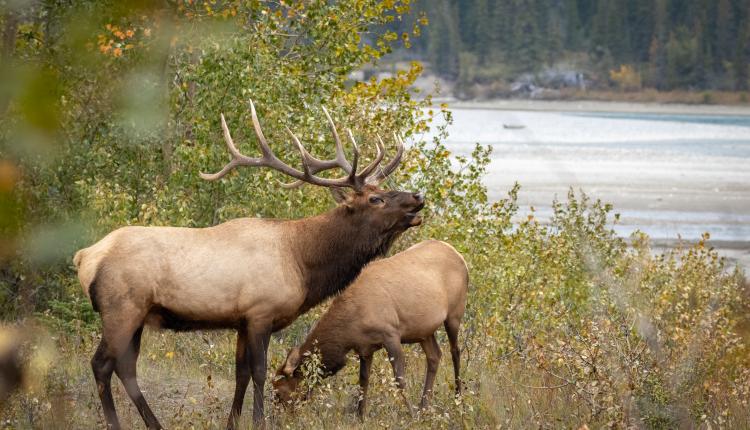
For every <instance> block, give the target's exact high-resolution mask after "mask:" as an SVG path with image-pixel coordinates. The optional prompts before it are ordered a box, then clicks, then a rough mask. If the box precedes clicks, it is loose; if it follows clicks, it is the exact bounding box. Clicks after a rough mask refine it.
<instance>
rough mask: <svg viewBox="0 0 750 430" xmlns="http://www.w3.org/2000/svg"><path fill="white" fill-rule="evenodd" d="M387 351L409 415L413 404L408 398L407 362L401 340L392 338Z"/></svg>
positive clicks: (386, 344)
mask: <svg viewBox="0 0 750 430" xmlns="http://www.w3.org/2000/svg"><path fill="white" fill-rule="evenodd" d="M384 346H385V350H386V351H387V352H388V359H389V360H390V361H391V366H393V376H394V377H395V378H396V385H397V386H398V388H399V392H400V393H401V398H402V399H403V400H404V403H405V404H406V407H407V409H409V413H412V409H411V404H410V403H409V399H407V398H406V391H405V390H406V360H405V358H404V350H403V349H402V348H401V339H400V338H398V337H395V336H394V337H392V338H390V339H388V340H386V341H385V345H384Z"/></svg>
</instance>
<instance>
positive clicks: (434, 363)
mask: <svg viewBox="0 0 750 430" xmlns="http://www.w3.org/2000/svg"><path fill="white" fill-rule="evenodd" d="M420 345H421V346H422V350H423V351H424V355H425V356H426V357H427V371H426V373H425V379H424V392H423V393H422V401H421V402H420V404H419V408H420V409H425V408H426V407H427V406H428V405H429V403H430V399H431V398H432V388H433V386H434V385H435V375H436V374H437V370H438V366H439V365H440V357H441V356H442V353H441V352H440V345H438V343H437V339H435V334H434V333H433V334H432V335H430V336H429V337H428V338H426V339H425V340H423V341H422V343H421V344H420Z"/></svg>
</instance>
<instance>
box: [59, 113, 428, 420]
mask: <svg viewBox="0 0 750 430" xmlns="http://www.w3.org/2000/svg"><path fill="white" fill-rule="evenodd" d="M250 109H251V114H252V120H253V126H254V128H255V133H256V135H257V137H258V141H259V144H260V149H261V153H262V156H261V157H260V158H250V157H247V156H245V155H242V154H241V153H240V152H239V150H238V149H237V148H236V147H235V145H234V143H233V142H232V138H231V136H230V133H229V129H228V127H227V124H226V122H225V121H224V116H223V115H222V116H221V124H222V129H223V132H224V139H225V141H226V143H227V146H228V148H229V152H230V153H231V155H232V160H231V161H230V162H229V164H227V165H226V166H225V167H224V168H223V169H222V170H221V171H220V172H218V173H216V174H212V175H206V174H201V176H202V177H203V178H204V179H207V180H215V179H219V178H221V177H223V176H224V175H225V174H227V173H228V172H229V171H230V170H232V169H234V168H236V167H240V166H251V167H270V168H273V169H276V170H278V171H281V172H283V173H285V174H286V175H289V176H291V177H293V178H295V179H296V180H297V182H295V183H294V184H291V186H298V185H300V184H302V183H303V182H304V183H309V184H314V185H320V186H325V187H331V189H332V191H335V192H334V197H335V198H336V200H337V201H338V202H339V205H338V206H337V207H336V208H334V209H332V210H330V211H328V212H326V213H323V214H321V215H318V216H314V217H310V218H304V219H299V220H270V219H257V218H242V219H235V220H232V221H229V222H226V223H224V224H220V225H217V226H214V227H210V228H175V227H125V228H121V229H118V230H115V231H113V232H112V233H110V234H108V235H107V236H106V237H104V238H103V239H102V240H100V241H99V242H97V243H96V244H94V245H93V246H91V247H89V248H86V249H83V250H81V251H79V252H78V253H77V254H76V255H75V257H74V262H75V264H76V266H77V268H78V277H79V279H80V281H81V284H82V286H83V289H84V291H85V292H86V294H88V296H89V297H90V299H91V302H92V304H93V306H94V309H96V310H97V311H98V312H99V314H100V316H101V318H102V340H101V343H100V344H99V347H98V349H97V350H96V353H95V354H94V357H93V358H92V360H91V365H92V368H93V371H94V377H95V379H96V383H97V388H98V391H99V397H100V399H101V402H102V408H103V410H104V415H105V418H106V421H107V425H108V426H109V427H111V428H119V422H118V419H117V412H116V411H115V406H114V402H113V400H112V391H111V377H112V373H113V372H115V373H116V374H117V376H118V377H119V378H120V380H121V381H122V383H123V385H124V387H125V390H126V391H127V393H128V395H129V396H130V398H131V400H132V401H133V402H134V403H135V405H136V407H137V408H138V412H139V413H140V414H141V417H142V418H143V420H144V421H145V423H146V425H147V426H148V427H149V428H161V425H160V424H159V421H158V420H157V419H156V416H154V414H153V412H152V411H151V409H150V408H149V406H148V404H147V403H146V400H145V399H144V397H143V394H142V393H141V390H140V388H139V387H138V382H137V380H136V360H137V359H138V352H139V349H140V341H141V333H142V331H143V326H144V324H148V325H152V326H157V327H163V328H168V329H173V330H197V329H235V330H237V332H238V337H237V353H236V372H237V381H236V387H235V392H234V401H233V403H232V408H231V412H230V415H229V420H228V423H227V427H228V428H233V427H234V426H235V425H236V421H237V419H238V417H239V415H240V412H241V410H242V402H243V399H244V397H245V391H246V389H247V385H248V382H249V380H250V378H251V377H252V380H253V388H254V401H253V420H254V422H256V423H258V422H259V421H260V420H262V418H263V387H264V385H265V379H266V353H267V349H268V342H269V339H270V336H271V333H272V332H275V331H277V330H281V329H282V328H284V327H286V326H288V325H289V324H290V323H291V322H292V321H294V320H295V319H296V318H297V317H298V316H299V315H301V314H302V313H304V312H306V311H307V310H308V309H310V308H311V307H313V306H315V305H316V304H318V303H320V302H321V301H323V300H325V299H326V298H327V297H329V296H331V295H333V294H336V293H337V292H339V291H341V290H342V289H343V288H345V287H346V286H347V285H348V284H349V283H350V282H351V281H352V280H353V279H354V278H355V277H356V276H357V275H358V274H359V272H360V270H361V269H362V267H363V266H364V265H365V264H367V263H368V262H369V261H370V260H372V259H374V258H377V257H380V256H382V255H383V254H385V253H386V252H387V251H388V249H389V248H390V246H391V244H392V243H393V241H394V240H395V239H396V237H397V236H398V235H399V234H401V233H402V232H404V231H405V230H406V229H408V228H410V227H413V226H417V225H419V224H420V223H421V218H420V217H419V215H418V212H419V211H420V210H421V209H422V207H423V206H424V198H423V197H422V195H421V194H418V193H410V192H399V191H385V190H382V189H380V188H378V187H377V184H379V183H380V182H381V181H382V180H384V179H385V178H386V177H387V176H388V175H389V174H390V173H391V172H392V171H393V170H394V169H395V168H396V167H397V166H398V164H399V162H400V159H401V155H402V153H403V144H402V143H401V142H400V140H399V139H398V138H397V142H398V151H397V153H396V155H395V157H394V158H393V160H391V161H390V162H389V163H388V164H387V165H386V166H385V167H384V168H380V167H379V164H380V162H381V161H382V160H383V155H384V154H383V151H384V148H383V143H382V141H380V139H378V142H377V149H378V154H377V156H376V158H375V160H374V161H373V162H372V163H371V164H370V165H368V166H366V167H365V168H364V169H363V170H362V171H361V172H358V171H357V161H358V151H357V148H356V144H355V143H354V139H353V137H352V136H351V133H349V135H350V137H352V143H353V144H354V150H353V158H352V163H351V164H349V162H348V161H347V160H346V158H345V155H344V150H343V147H342V144H341V142H340V139H339V136H338V133H337V131H336V127H335V126H334V124H333V121H332V120H331V117H330V116H329V115H328V112H326V116H327V118H328V122H329V125H330V128H331V131H332V133H333V137H334V141H335V142H336V158H335V159H333V160H318V159H317V158H314V157H313V156H311V155H310V154H309V153H308V152H307V151H306V150H305V148H304V147H303V146H302V144H301V143H300V142H299V140H298V139H297V138H296V137H295V136H294V134H292V133H291V132H290V134H291V136H292V139H293V141H294V142H295V144H296V145H297V148H298V149H299V151H300V154H301V156H302V165H303V170H302V171H300V170H297V169H295V168H293V167H290V166H288V165H286V164H285V163H284V162H283V161H281V160H280V159H279V158H277V157H276V156H275V155H274V154H273V152H272V150H271V148H270V147H269V145H268V143H267V142H266V139H265V137H264V136H263V132H262V131H261V128H260V124H259V122H258V118H257V115H256V113H255V108H254V106H253V105H252V102H251V103H250ZM333 168H341V169H342V170H344V171H345V172H346V176H344V177H342V178H338V179H328V178H321V177H318V176H315V174H316V173H318V172H321V171H323V170H327V169H333ZM344 188H350V189H352V192H350V193H343V192H342V190H343V189H344Z"/></svg>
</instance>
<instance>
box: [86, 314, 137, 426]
mask: <svg viewBox="0 0 750 430" xmlns="http://www.w3.org/2000/svg"><path fill="white" fill-rule="evenodd" d="M144 317H145V315H140V314H139V312H138V311H137V309H133V307H132V306H131V305H130V304H128V303H123V304H121V305H120V306H119V307H118V308H117V309H112V310H111V312H104V313H103V314H102V326H103V330H102V340H101V342H100V343H99V347H98V348H97V349H96V352H95V353H94V356H93V358H92V359H91V369H92V370H93V372H94V379H95V380H96V388H97V391H98V392H99V399H100V400H101V403H102V410H103V411H104V418H105V419H106V421H107V428H108V429H119V428H120V422H119V420H118V418H117V411H116V409H115V402H114V399H113V397H112V373H113V372H114V371H115V370H116V368H117V361H118V360H119V359H120V358H121V357H122V356H123V355H124V354H125V353H126V352H127V350H128V347H129V346H130V343H131V341H132V339H133V336H134V335H135V332H136V331H137V330H138V329H139V328H140V327H141V326H142V325H143V318H144Z"/></svg>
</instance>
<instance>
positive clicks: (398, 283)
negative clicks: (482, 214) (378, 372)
mask: <svg viewBox="0 0 750 430" xmlns="http://www.w3.org/2000/svg"><path fill="white" fill-rule="evenodd" d="M468 284H469V273H468V270H467V268H466V263H465V262H464V259H463V258H462V257H461V255H460V254H459V253H458V252H456V250H455V249H453V247H452V246H450V245H448V244H447V243H445V242H440V241H436V240H430V241H426V242H421V243H418V244H417V245H414V246H412V247H411V248H409V249H407V250H406V251H404V252H402V253H399V254H396V255H394V256H393V257H390V258H385V259H382V260H378V261H374V262H372V263H370V264H369V265H367V266H366V267H365V268H364V270H362V273H360V275H359V277H358V278H357V279H356V280H355V281H354V283H353V284H352V285H351V286H350V287H349V288H347V289H346V290H345V291H344V292H343V293H341V295H339V296H338V297H336V298H335V299H334V300H333V303H332V304H331V307H330V309H328V311H327V312H326V313H325V314H324V315H323V316H322V317H321V319H320V321H318V322H317V324H315V327H314V328H313V329H312V331H311V332H310V334H309V335H308V336H307V339H306V340H305V342H304V343H303V344H302V346H301V347H298V348H293V349H292V350H291V351H290V352H289V355H288V356H287V358H286V361H285V362H284V363H283V364H282V366H281V367H280V368H279V369H278V371H277V372H276V377H275V378H274V381H273V385H274V390H275V392H276V399H277V400H278V401H281V402H283V403H285V404H286V403H288V402H289V401H291V400H292V399H293V398H294V397H295V395H296V393H297V391H298V390H299V388H300V382H301V381H302V378H303V377H304V375H303V374H302V372H301V370H300V364H301V363H302V362H303V361H304V360H305V359H306V358H307V357H309V356H310V353H311V352H313V351H315V350H316V349H317V351H319V353H320V359H321V362H322V367H323V369H322V370H323V371H324V374H325V375H328V376H330V375H333V374H335V373H336V372H338V371H339V370H340V369H341V368H342V367H344V365H345V364H346V355H347V353H348V352H349V351H352V350H353V351H355V352H356V353H357V354H358V355H359V366H360V367H359V384H360V387H361V390H362V392H361V395H360V398H359V401H358V404H357V412H358V413H359V416H360V417H364V413H365V402H366V396H367V385H368V381H369V375H370V366H371V364H372V355H373V353H375V351H377V350H379V349H380V348H383V347H384V348H385V349H386V351H387V352H388V357H389V358H390V360H391V364H392V365H393V373H394V374H395V377H396V382H397V384H398V386H399V388H400V389H401V391H402V393H403V388H404V381H405V379H404V371H405V369H404V367H405V363H404V353H403V351H402V349H401V344H402V343H419V344H420V345H421V346H422V349H423V350H424V353H425V356H426V357H427V375H426V377H425V384H424V392H423V394H422V401H421V405H420V406H421V407H422V408H425V407H427V405H428V404H429V401H430V397H431V395H432V386H433V384H434V382H435V374H436V373H437V368H438V364H439V363H440V356H441V352H440V346H439V345H438V343H437V340H436V339H435V332H436V331H437V329H438V328H439V327H440V325H444V326H445V331H446V332H447V333H448V340H449V341H450V346H451V356H452V358H453V371H454V376H455V379H456V394H459V393H460V392H461V382H460V378H459V369H460V352H459V349H458V328H459V325H460V324H461V318H462V317H463V314H464V309H465V308H466V293H467V290H468ZM407 404H408V402H407Z"/></svg>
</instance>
